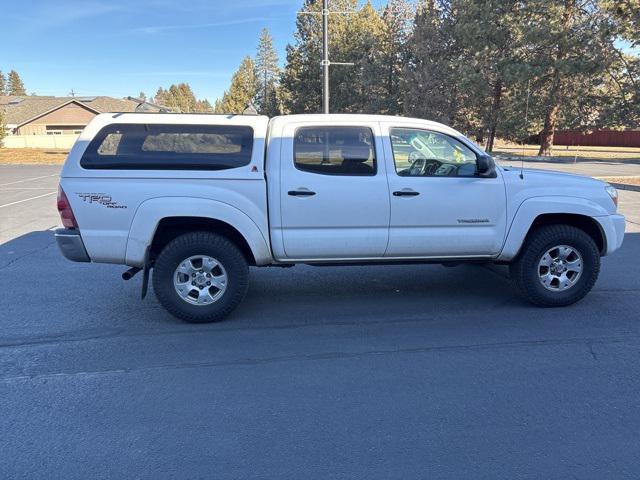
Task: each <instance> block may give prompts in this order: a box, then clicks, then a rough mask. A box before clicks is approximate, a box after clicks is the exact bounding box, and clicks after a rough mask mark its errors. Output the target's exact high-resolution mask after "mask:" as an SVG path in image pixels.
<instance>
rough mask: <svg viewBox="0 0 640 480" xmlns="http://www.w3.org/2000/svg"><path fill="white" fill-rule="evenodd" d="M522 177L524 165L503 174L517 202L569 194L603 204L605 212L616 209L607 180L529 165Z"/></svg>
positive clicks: (504, 171)
mask: <svg viewBox="0 0 640 480" xmlns="http://www.w3.org/2000/svg"><path fill="white" fill-rule="evenodd" d="M522 172H523V178H522V179H521V178H520V168H517V167H506V168H503V169H502V175H503V178H504V181H505V187H506V189H507V196H508V197H510V198H512V199H514V200H515V201H516V203H518V204H519V203H520V202H521V201H524V200H526V199H527V198H533V197H547V196H548V197H558V196H566V197H573V198H581V199H584V200H587V201H588V202H592V203H596V204H598V205H600V206H601V207H602V208H603V209H604V210H605V211H607V212H609V213H614V212H615V210H616V208H615V205H614V203H613V201H612V200H611V197H609V194H608V193H607V192H606V190H605V186H606V185H607V184H606V182H603V181H602V180H597V179H595V178H592V177H586V176H584V175H575V174H572V173H564V172H555V171H553V170H538V169H535V168H525V169H524V170H523V171H522Z"/></svg>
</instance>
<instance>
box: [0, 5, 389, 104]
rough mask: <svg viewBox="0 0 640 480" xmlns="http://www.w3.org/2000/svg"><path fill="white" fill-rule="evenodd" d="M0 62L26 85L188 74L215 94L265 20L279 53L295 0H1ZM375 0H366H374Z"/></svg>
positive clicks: (130, 88) (107, 90)
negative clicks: (1, 33)
mask: <svg viewBox="0 0 640 480" xmlns="http://www.w3.org/2000/svg"><path fill="white" fill-rule="evenodd" d="M1 1H2V3H3V4H4V6H3V10H4V12H3V13H4V14H3V17H4V18H2V20H1V21H0V22H1V25H2V26H1V27H0V28H2V30H3V35H2V36H3V41H2V43H1V44H0V69H1V70H2V71H4V72H5V74H6V73H7V72H8V71H9V70H11V69H14V70H17V71H18V72H19V73H20V74H21V76H22V77H23V80H24V82H25V85H26V87H27V90H28V92H29V93H31V92H36V93H37V94H39V95H61V96H64V95H67V94H68V93H69V92H70V90H71V89H73V90H74V91H75V92H76V94H78V95H110V96H115V97H123V96H127V95H137V94H138V92H140V91H141V90H142V91H144V92H145V93H146V94H147V95H153V94H154V93H155V91H156V90H157V88H158V87H159V86H163V87H168V86H169V85H170V84H171V83H178V82H189V83H190V84H191V86H192V87H193V89H194V91H195V93H196V96H198V97H200V98H208V99H209V100H210V101H213V100H215V99H216V98H217V97H219V96H221V95H222V92H223V91H224V89H225V88H227V87H228V85H229V80H230V78H231V75H232V74H233V72H234V71H235V69H236V68H237V66H238V64H239V63H240V60H241V59H242V57H244V56H245V55H254V53H255V48H256V44H257V41H258V37H259V34H260V30H261V29H262V28H263V27H267V28H269V30H271V33H272V35H273V36H274V41H275V44H276V47H277V49H278V52H279V54H280V60H281V62H282V61H283V60H284V55H285V46H286V44H287V43H288V42H290V41H292V39H293V32H294V30H295V18H296V11H297V10H298V9H299V8H300V6H301V5H302V0H232V1H220V0H181V1H176V0H108V1H99V0H59V1H56V0H21V1H20V0H19V1H11V2H9V1H7V0H1ZM381 3H382V0H379V1H376V2H374V4H376V5H379V4H381Z"/></svg>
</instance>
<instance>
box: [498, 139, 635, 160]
mask: <svg viewBox="0 0 640 480" xmlns="http://www.w3.org/2000/svg"><path fill="white" fill-rule="evenodd" d="M539 148H540V147H539V146H538V145H518V144H516V143H507V142H504V141H499V142H498V143H497V145H496V147H494V149H493V150H494V152H496V153H501V154H504V155H509V156H518V157H519V156H525V157H536V156H537V155H538V149H539ZM551 153H552V156H551V157H538V158H541V159H545V160H546V159H549V160H551V161H553V158H554V157H565V158H566V157H574V158H581V159H584V158H589V159H595V160H598V159H603V160H610V159H616V160H640V148H638V147H578V146H573V147H572V146H565V145H556V146H555V147H553V148H552V149H551Z"/></svg>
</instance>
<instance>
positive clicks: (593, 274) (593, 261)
mask: <svg viewBox="0 0 640 480" xmlns="http://www.w3.org/2000/svg"><path fill="white" fill-rule="evenodd" d="M558 245H567V246H569V247H572V248H574V249H575V250H576V251H577V252H578V253H579V254H580V256H581V257H582V273H581V275H580V277H578V279H577V280H576V281H575V283H574V284H573V285H572V286H571V287H569V288H567V289H566V290H563V291H551V290H549V289H547V288H545V286H544V285H543V284H542V283H541V282H540V278H539V262H540V260H541V259H542V257H543V255H544V254H545V253H546V252H547V251H548V250H549V249H550V248H553V247H554V246H558ZM543 272H544V270H543ZM599 273H600V252H599V250H598V246H597V245H596V243H595V242H594V240H593V239H592V238H591V237H590V236H589V235H588V234H587V233H585V232H584V231H583V230H580V229H579V228H576V227H572V226H569V225H544V226H541V227H537V228H536V229H535V230H533V231H531V232H530V233H529V235H528V236H527V238H526V240H525V242H524V245H523V246H522V250H521V252H520V254H519V256H518V257H517V259H516V260H515V261H514V262H513V263H512V264H511V265H510V274H511V278H512V279H513V280H514V282H515V284H516V286H517V287H518V289H519V290H520V292H521V293H522V295H523V296H524V297H525V298H526V299H527V300H528V301H529V302H531V303H533V304H534V305H537V306H540V307H562V306H566V305H571V304H573V303H575V302H577V301H578V300H581V299H582V298H583V297H584V296H585V295H586V294H587V293H589V291H590V290H591V288H593V285H594V284H595V283H596V280H597V279H598V274H599Z"/></svg>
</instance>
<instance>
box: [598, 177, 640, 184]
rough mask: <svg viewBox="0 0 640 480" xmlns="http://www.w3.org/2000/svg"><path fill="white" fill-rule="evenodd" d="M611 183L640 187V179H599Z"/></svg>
mask: <svg viewBox="0 0 640 480" xmlns="http://www.w3.org/2000/svg"><path fill="white" fill-rule="evenodd" d="M599 178H600V180H604V181H605V182H609V183H622V184H624V185H640V177H599Z"/></svg>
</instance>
